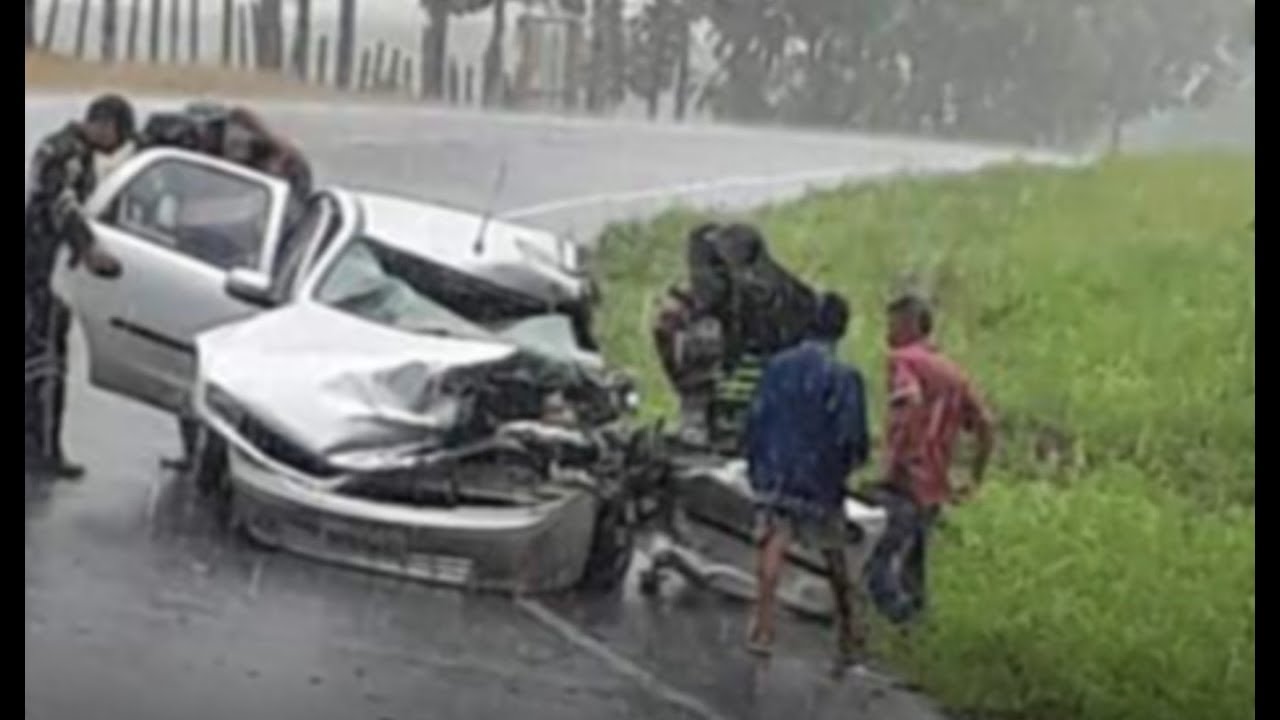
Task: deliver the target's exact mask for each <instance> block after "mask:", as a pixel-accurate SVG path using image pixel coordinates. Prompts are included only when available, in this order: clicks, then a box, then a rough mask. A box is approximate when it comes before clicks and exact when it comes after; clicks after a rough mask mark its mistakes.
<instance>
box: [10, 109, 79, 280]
mask: <svg viewBox="0 0 1280 720" xmlns="http://www.w3.org/2000/svg"><path fill="white" fill-rule="evenodd" d="M95 180H96V179H95V177H94V171H93V150H92V148H91V147H90V146H89V143H88V142H87V141H86V140H85V138H84V136H83V134H82V133H81V131H80V128H79V127H78V126H77V125H76V124H74V123H71V124H68V125H67V126H66V127H64V128H62V129H61V130H59V131H57V132H55V133H53V134H52V135H49V136H48V137H46V138H45V139H44V140H42V141H41V142H40V144H39V145H38V146H37V147H36V151H35V154H34V155H33V156H32V159H31V176H30V180H29V185H28V196H27V206H26V229H25V232H26V243H25V244H26V256H25V284H26V286H27V287H28V288H30V287H33V286H46V285H47V284H48V283H49V279H50V278H51V277H52V275H53V264H54V262H55V261H56V259H57V255H58V249H59V247H60V243H62V242H66V243H67V244H68V245H69V246H70V247H71V250H72V259H73V261H74V260H75V259H76V258H78V257H79V255H80V254H81V253H82V252H84V251H85V250H86V249H87V248H88V247H89V245H90V244H91V243H92V242H93V234H92V231H91V230H90V229H89V224H88V223H87V222H86V221H85V217H84V210H83V204H84V201H85V200H86V199H87V198H88V197H89V193H90V192H92V191H93V187H94V184H95Z"/></svg>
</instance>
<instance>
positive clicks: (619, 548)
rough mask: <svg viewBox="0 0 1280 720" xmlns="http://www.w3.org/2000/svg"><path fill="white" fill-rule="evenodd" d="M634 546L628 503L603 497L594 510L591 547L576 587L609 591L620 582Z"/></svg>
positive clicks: (595, 590)
mask: <svg viewBox="0 0 1280 720" xmlns="http://www.w3.org/2000/svg"><path fill="white" fill-rule="evenodd" d="M634 549H635V529H634V528H633V526H632V523H631V522H630V521H629V520H628V513H627V506H626V504H625V502H624V501H623V500H621V499H620V498H612V499H606V500H604V501H603V502H602V503H601V504H600V509H599V511H598V512H597V513H596V524H595V530H594V531H593V532H592V537H591V550H590V552H589V553H588V555H587V564H586V567H585V568H583V572H582V577H581V579H580V580H579V581H578V588H579V589H580V590H585V591H587V592H601V593H604V592H610V591H612V590H614V589H615V588H617V587H618V586H619V585H621V584H622V580H623V578H625V577H626V575H627V570H628V569H629V568H630V567H631V557H632V554H633V550H634Z"/></svg>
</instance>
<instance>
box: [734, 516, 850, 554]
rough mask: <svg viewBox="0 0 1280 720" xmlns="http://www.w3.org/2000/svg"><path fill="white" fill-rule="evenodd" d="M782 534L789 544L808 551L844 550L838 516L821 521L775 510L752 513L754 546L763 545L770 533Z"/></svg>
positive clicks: (842, 523)
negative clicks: (754, 531)
mask: <svg viewBox="0 0 1280 720" xmlns="http://www.w3.org/2000/svg"><path fill="white" fill-rule="evenodd" d="M777 530H785V531H786V532H787V533H788V534H789V535H790V537H791V541H792V542H796V543H799V544H801V545H803V546H804V547H807V548H809V549H811V550H817V551H820V552H824V551H827V550H843V549H844V546H845V528H844V518H842V517H841V516H840V513H838V512H831V513H827V514H826V515H823V516H821V517H809V516H807V515H800V514H799V513H794V512H788V511H786V510H782V509H779V508H771V507H762V508H758V509H757V510H756V533H755V536H756V544H757V545H760V544H763V543H764V541H765V538H767V537H768V536H769V535H770V534H771V533H772V532H774V531H777Z"/></svg>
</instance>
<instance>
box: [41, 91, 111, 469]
mask: <svg viewBox="0 0 1280 720" xmlns="http://www.w3.org/2000/svg"><path fill="white" fill-rule="evenodd" d="M133 133H134V127H133V109H132V108H131V107H130V105H129V103H128V102H127V101H125V100H124V99H123V98H121V97H119V96H115V95H107V96H103V97H100V98H98V99H97V100H95V101H93V103H92V104H90V106H89V110H88V112H87V114H86V116H85V119H84V121H83V122H72V123H69V124H68V125H67V126H66V127H64V128H62V129H61V130H59V131H57V132H55V133H53V134H52V135H49V136H48V137H46V138H45V139H44V140H43V141H42V142H41V143H40V144H39V145H38V146H37V148H36V151H35V155H34V157H33V158H32V161H31V179H30V185H29V187H28V193H29V194H28V199H27V206H26V217H25V221H26V227H25V234H26V240H25V246H26V253H25V263H24V265H25V268H24V270H25V272H24V294H25V295H26V332H25V339H24V351H25V352H24V355H25V358H26V394H25V396H24V418H23V420H24V423H23V424H24V429H25V432H24V443H23V450H24V455H25V460H26V468H27V470H28V471H30V472H32V473H34V474H36V475H39V476H50V477H56V478H61V479H74V478H78V477H80V476H81V475H82V474H83V472H84V470H83V468H81V467H79V466H77V465H75V464H73V463H71V462H69V461H68V460H67V457H66V455H65V453H64V452H63V449H62V415H63V408H64V404H65V397H66V387H65V381H66V371H67V368H66V352H67V335H68V333H69V332H70V328H71V313H70V311H69V309H68V308H67V305H66V303H64V302H63V301H62V299H61V298H59V297H58V296H57V295H55V294H54V292H53V287H52V280H53V273H54V266H55V263H56V262H57V258H58V254H59V251H60V250H61V248H62V246H63V244H64V243H65V244H66V246H67V247H68V248H69V249H70V256H69V266H70V267H76V266H78V265H81V264H83V265H84V266H85V267H86V268H87V269H88V270H89V271H90V272H92V273H94V274H96V275H99V276H102V277H114V276H116V275H118V274H119V273H120V266H119V263H118V262H117V261H116V260H115V259H114V258H112V257H111V256H110V255H108V254H106V253H105V252H104V251H102V250H101V249H99V248H98V247H96V246H95V244H94V238H93V232H92V230H91V229H90V227H89V223H88V221H87V219H86V218H85V216H84V209H83V204H84V202H85V200H86V199H87V198H88V196H89V194H90V193H91V192H92V191H93V188H94V186H95V184H96V182H97V177H96V175H95V165H96V164H100V163H97V162H96V160H97V155H99V154H103V155H110V156H114V155H116V154H117V153H119V151H120V150H121V149H122V147H123V146H124V145H125V144H126V143H128V142H129V141H130V139H131V138H132V136H133Z"/></svg>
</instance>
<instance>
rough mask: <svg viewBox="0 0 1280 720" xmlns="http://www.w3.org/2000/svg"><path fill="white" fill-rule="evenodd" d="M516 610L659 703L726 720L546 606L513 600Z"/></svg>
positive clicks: (710, 719)
mask: <svg viewBox="0 0 1280 720" xmlns="http://www.w3.org/2000/svg"><path fill="white" fill-rule="evenodd" d="M515 604H516V607H518V608H520V609H521V610H523V611H525V613H527V614H528V615H529V616H530V617H532V618H533V619H534V620H536V621H538V622H539V623H541V624H543V625H545V626H546V627H547V628H549V629H550V630H552V631H553V632H555V633H556V634H557V635H559V636H561V637H563V638H564V639H565V640H567V641H568V642H569V643H570V644H572V645H574V646H575V647H577V648H579V649H580V650H583V651H585V652H587V653H588V654H590V655H592V656H594V657H596V658H597V659H599V660H600V661H601V662H603V663H605V664H606V665H608V666H609V667H610V668H612V669H613V670H614V671H615V672H617V673H618V674H619V675H622V676H623V677H626V678H628V679H630V680H632V681H634V682H636V683H637V684H639V685H640V686H641V687H643V688H644V689H645V690H648V691H649V692H651V693H653V694H654V695H656V696H657V697H659V698H661V699H662V700H664V701H666V702H667V703H670V704H671V705H674V706H676V707H678V708H680V709H682V710H686V711H688V712H691V713H693V714H694V715H697V716H698V717H700V718H703V720H728V718H726V717H725V716H724V715H722V714H721V713H720V712H718V711H717V710H716V709H715V708H713V707H711V706H709V705H707V704H706V703H704V702H702V701H701V700H699V699H698V698H696V697H694V696H693V695H690V694H689V693H686V692H684V691H682V690H679V689H677V688H674V687H672V686H670V685H668V684H667V683H665V682H663V681H662V680H660V679H659V678H658V676H656V675H654V674H653V673H651V672H649V671H648V670H645V669H644V668H642V667H640V666H639V665H636V664H635V663H633V662H631V661H630V660H628V659H626V658H625V657H622V656H621V655H619V654H618V653H616V652H614V651H613V650H610V649H609V648H608V646H606V645H604V644H603V643H601V642H600V641H598V640H596V639H595V638H593V637H591V636H590V635H588V634H587V633H586V632H584V631H583V630H582V629H580V628H579V627H577V626H576V625H574V624H573V623H571V622H569V621H568V620H565V619H564V618H562V617H560V616H559V615H557V614H555V613H554V612H552V611H551V609H550V608H548V607H547V606H546V605H543V604H542V603H540V602H538V601H536V600H528V599H525V598H517V599H516V601H515Z"/></svg>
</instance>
